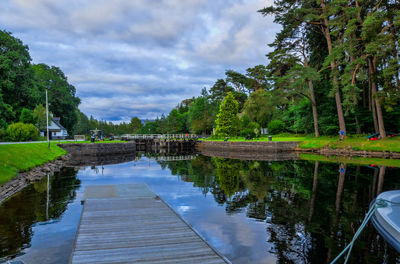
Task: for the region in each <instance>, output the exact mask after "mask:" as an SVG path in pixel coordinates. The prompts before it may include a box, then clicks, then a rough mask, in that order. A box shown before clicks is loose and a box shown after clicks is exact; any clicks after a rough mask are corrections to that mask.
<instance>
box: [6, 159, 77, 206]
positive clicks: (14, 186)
mask: <svg viewBox="0 0 400 264" xmlns="http://www.w3.org/2000/svg"><path fill="white" fill-rule="evenodd" d="M68 159H69V155H66V156H62V157H60V158H59V159H57V160H54V161H51V162H48V163H46V164H43V165H41V166H38V167H36V168H33V169H32V170H30V171H26V172H21V173H18V175H17V176H15V177H14V178H13V179H11V180H10V181H8V182H6V183H4V184H2V185H1V186H0V204H1V203H2V202H3V201H4V200H5V199H7V198H8V197H10V196H11V195H13V194H15V193H17V192H19V191H20V190H22V189H23V188H25V187H26V186H28V185H29V184H30V183H32V182H35V181H38V180H40V179H41V178H43V177H44V176H46V175H47V174H53V173H54V172H58V171H60V169H61V168H62V167H64V166H65V163H66V161H67V160H68Z"/></svg>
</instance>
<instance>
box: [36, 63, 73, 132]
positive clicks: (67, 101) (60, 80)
mask: <svg viewBox="0 0 400 264" xmlns="http://www.w3.org/2000/svg"><path fill="white" fill-rule="evenodd" d="M33 69H34V72H35V81H36V84H37V86H38V88H39V91H40V94H41V103H42V104H45V91H46V89H48V98H49V111H51V112H52V113H53V114H54V115H55V116H58V117H61V120H60V122H61V124H62V125H63V126H64V127H65V128H66V129H67V130H68V133H69V134H72V133H73V128H74V126H75V124H76V122H77V119H78V117H77V111H76V110H77V107H78V105H79V103H80V99H79V98H78V97H76V95H75V93H76V90H75V87H74V86H73V85H71V84H69V83H68V80H67V77H66V76H65V75H64V73H63V72H62V71H61V69H60V68H58V67H55V66H51V67H50V66H48V65H46V64H37V65H34V66H33Z"/></svg>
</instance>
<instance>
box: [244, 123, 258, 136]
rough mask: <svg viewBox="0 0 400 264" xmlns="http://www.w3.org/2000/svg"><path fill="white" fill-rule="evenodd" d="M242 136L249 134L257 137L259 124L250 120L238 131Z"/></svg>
mask: <svg viewBox="0 0 400 264" xmlns="http://www.w3.org/2000/svg"><path fill="white" fill-rule="evenodd" d="M240 135H241V136H242V137H246V136H250V137H251V138H255V137H258V136H259V135H260V125H259V124H257V123H256V122H250V123H248V124H247V126H246V127H243V128H242V130H241V131H240Z"/></svg>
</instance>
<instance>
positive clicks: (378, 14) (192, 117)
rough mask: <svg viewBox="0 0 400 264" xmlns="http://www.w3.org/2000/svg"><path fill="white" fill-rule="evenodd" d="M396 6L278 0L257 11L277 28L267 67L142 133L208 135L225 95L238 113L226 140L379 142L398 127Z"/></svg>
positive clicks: (231, 79) (230, 80) (225, 82)
mask: <svg viewBox="0 0 400 264" xmlns="http://www.w3.org/2000/svg"><path fill="white" fill-rule="evenodd" d="M399 5H400V4H399V3H398V2H393V1H359V0H355V1H347V2H343V1H326V0H323V1H320V2H319V1H318V2H315V1H308V0H305V1H304V0H303V1H288V0H276V1H275V2H274V5H273V6H269V7H266V8H263V9H261V10H259V11H258V12H260V13H261V14H262V15H265V16H266V15H274V17H275V20H274V22H275V23H278V24H280V25H281V26H282V27H281V30H280V32H279V33H278V34H277V35H276V37H275V40H274V42H273V43H271V44H269V46H270V47H272V48H273V51H272V52H270V53H268V54H267V55H266V56H267V57H268V60H269V63H268V64H267V65H265V66H264V65H257V66H255V67H252V68H249V69H247V70H246V72H245V73H239V72H236V71H233V70H228V71H226V73H225V77H224V78H221V79H218V80H217V81H216V82H215V84H214V85H213V86H212V87H211V88H210V89H208V90H207V89H205V88H204V89H203V91H202V94H201V96H199V97H195V98H191V99H187V100H184V101H182V102H181V103H180V104H179V105H178V106H177V107H176V108H174V109H173V110H172V111H171V112H170V113H169V114H168V115H167V116H162V117H161V118H158V119H156V120H155V121H154V122H150V123H147V124H146V125H145V126H144V128H143V130H142V132H144V133H172V132H192V133H203V134H210V133H211V132H212V131H213V128H215V129H217V127H218V124H217V123H218V122H219V121H218V120H216V118H217V115H221V116H223V115H226V113H220V111H221V109H220V104H221V102H222V100H223V99H224V98H225V97H226V96H227V95H228V93H231V94H232V95H233V98H234V100H235V101H236V102H237V104H238V107H237V111H238V112H239V113H241V114H240V116H241V119H240V121H238V120H236V118H233V119H235V120H231V121H230V123H229V126H231V125H232V124H234V123H236V125H234V126H235V127H236V128H235V129H233V130H230V131H231V132H230V134H231V135H238V134H248V132H251V131H252V130H253V128H257V127H270V128H271V129H273V130H274V131H276V132H291V133H302V134H312V133H313V134H314V135H315V136H316V137H318V136H320V135H335V134H337V133H338V131H339V130H342V131H343V132H344V133H347V134H362V133H380V136H381V137H382V138H385V137H386V132H387V131H390V132H397V131H399V128H400V107H399V102H400V89H399V88H400V80H399V79H400V78H399V55H398V52H399V34H398V32H399V30H400V18H399V14H400V8H399ZM233 108H235V107H233ZM230 110H231V111H236V110H235V109H230ZM228 130H229V129H228ZM245 130H246V131H245ZM243 131H245V132H243ZM217 132H218V129H217ZM217 134H218V133H217ZM223 134H224V133H222V134H221V135H223Z"/></svg>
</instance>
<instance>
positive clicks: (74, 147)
mask: <svg viewBox="0 0 400 264" xmlns="http://www.w3.org/2000/svg"><path fill="white" fill-rule="evenodd" d="M58 146H59V147H61V148H63V149H65V150H66V151H67V153H68V155H65V156H63V157H60V158H59V159H57V160H55V161H52V162H48V163H46V164H43V165H41V166H38V167H36V168H33V169H32V170H30V171H27V172H22V173H18V175H17V176H16V177H14V178H13V179H12V180H10V181H8V182H6V183H4V184H3V185H1V186H0V203H1V202H2V201H4V200H5V199H7V198H8V197H10V196H11V195H13V194H15V193H17V192H18V191H20V190H22V189H23V188H24V187H26V186H27V185H29V184H30V183H32V182H35V181H38V180H40V179H41V178H43V177H44V176H46V175H47V174H52V173H54V172H58V171H60V169H61V168H62V167H65V166H79V165H88V164H95V163H98V164H99V163H101V164H111V163H117V162H118V161H119V160H120V159H121V158H122V159H124V160H133V159H135V153H136V144H135V142H128V143H104V144H93V143H92V144H59V145H58ZM113 155H115V156H116V157H114V158H111V157H113ZM122 156H123V157H122Z"/></svg>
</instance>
